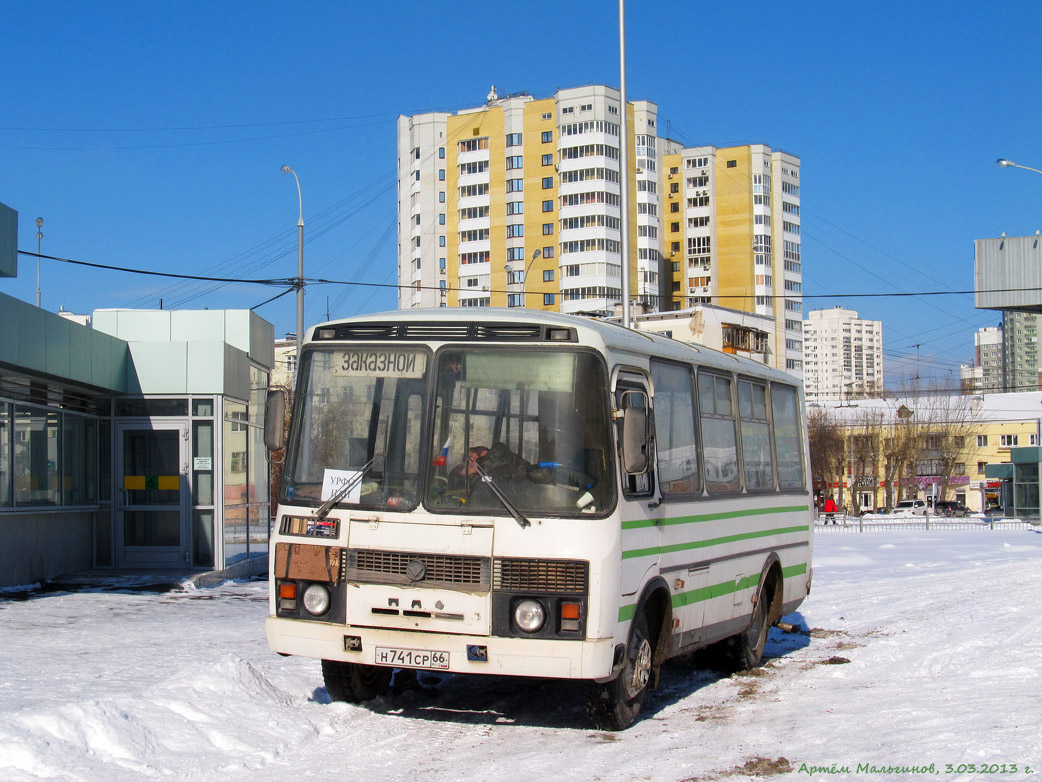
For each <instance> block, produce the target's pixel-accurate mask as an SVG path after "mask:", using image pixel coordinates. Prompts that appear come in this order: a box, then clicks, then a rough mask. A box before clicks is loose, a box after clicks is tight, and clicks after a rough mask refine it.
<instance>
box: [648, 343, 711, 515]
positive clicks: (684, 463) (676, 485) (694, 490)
mask: <svg viewBox="0 0 1042 782" xmlns="http://www.w3.org/2000/svg"><path fill="white" fill-rule="evenodd" d="M651 377H652V380H653V381H654V383H655V408H654V409H655V453H656V455H657V456H658V482H659V490H660V491H661V492H662V495H663V497H671V496H672V497H682V496H685V495H688V496H698V495H700V494H701V490H702V481H701V470H700V468H699V464H698V438H697V433H696V430H695V397H694V390H693V386H694V377H693V374H692V372H691V368H690V367H688V366H684V365H682V364H672V363H668V362H665V361H656V360H653V361H652V362H651Z"/></svg>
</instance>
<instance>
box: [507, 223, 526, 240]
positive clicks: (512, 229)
mask: <svg viewBox="0 0 1042 782" xmlns="http://www.w3.org/2000/svg"><path fill="white" fill-rule="evenodd" d="M524 235H525V227H524V226H523V225H508V226H507V238H508V239H510V238H513V237H517V236H524Z"/></svg>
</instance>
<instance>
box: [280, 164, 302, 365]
mask: <svg viewBox="0 0 1042 782" xmlns="http://www.w3.org/2000/svg"><path fill="white" fill-rule="evenodd" d="M282 173H283V174H293V179H294V180H296V182H297V203H298V204H299V206H300V219H299V220H297V285H296V288H297V366H298V367H299V366H300V349H301V347H302V346H303V344H304V198H303V197H302V196H301V194H300V177H298V176H297V172H296V171H294V170H293V169H292V168H290V167H289V166H283V167H282Z"/></svg>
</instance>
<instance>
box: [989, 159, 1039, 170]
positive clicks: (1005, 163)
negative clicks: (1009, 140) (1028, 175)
mask: <svg viewBox="0 0 1042 782" xmlns="http://www.w3.org/2000/svg"><path fill="white" fill-rule="evenodd" d="M995 165H997V166H999V167H1000V168H1022V169H1024V170H1025V171H1034V172H1035V173H1036V174H1042V171H1040V170H1039V169H1037V168H1032V167H1031V166H1021V165H1018V164H1017V163H1014V162H1013V161H1012V160H1006V158H1004V157H1000V158H999V159H998V160H996V161H995Z"/></svg>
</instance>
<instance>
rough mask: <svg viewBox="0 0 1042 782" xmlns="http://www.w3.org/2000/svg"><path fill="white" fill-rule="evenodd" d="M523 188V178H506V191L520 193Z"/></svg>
mask: <svg viewBox="0 0 1042 782" xmlns="http://www.w3.org/2000/svg"><path fill="white" fill-rule="evenodd" d="M524 189H525V180H523V179H508V180H507V192H508V193H520V192H521V191H522V190H524Z"/></svg>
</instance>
